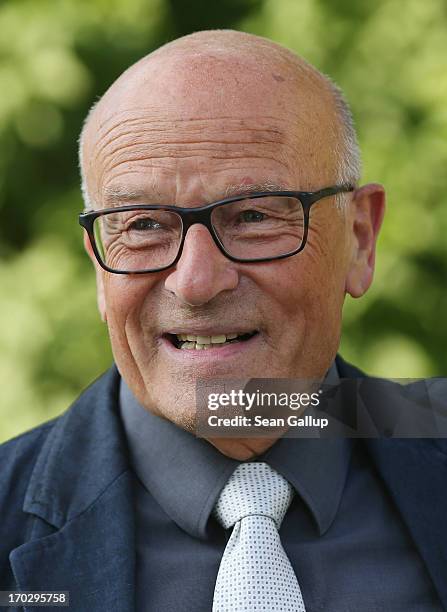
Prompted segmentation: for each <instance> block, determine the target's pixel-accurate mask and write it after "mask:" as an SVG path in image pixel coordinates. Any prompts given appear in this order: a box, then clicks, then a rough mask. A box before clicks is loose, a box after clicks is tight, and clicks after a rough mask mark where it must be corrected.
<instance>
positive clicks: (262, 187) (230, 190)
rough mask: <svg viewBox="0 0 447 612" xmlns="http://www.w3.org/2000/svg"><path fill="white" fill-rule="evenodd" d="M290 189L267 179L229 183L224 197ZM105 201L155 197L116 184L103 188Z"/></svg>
mask: <svg viewBox="0 0 447 612" xmlns="http://www.w3.org/2000/svg"><path fill="white" fill-rule="evenodd" d="M288 189H290V188H289V187H287V186H285V185H281V184H279V183H274V182H273V181H265V182H263V183H250V184H247V183H237V184H233V185H228V186H227V187H226V189H225V193H224V195H223V196H222V199H223V198H230V197H232V196H236V195H250V194H251V193H255V192H259V191H285V190H288ZM103 197H104V202H105V203H106V204H107V206H110V207H112V208H113V207H114V206H120V205H122V204H123V203H126V202H128V203H133V202H137V201H142V200H143V201H145V202H147V203H152V202H153V200H154V199H157V198H154V197H153V196H150V195H149V194H148V192H147V191H145V190H144V189H129V188H128V187H126V186H125V185H115V186H114V187H104V189H103ZM219 199H221V198H217V199H216V200H214V201H216V202H217V201H218V200H219Z"/></svg>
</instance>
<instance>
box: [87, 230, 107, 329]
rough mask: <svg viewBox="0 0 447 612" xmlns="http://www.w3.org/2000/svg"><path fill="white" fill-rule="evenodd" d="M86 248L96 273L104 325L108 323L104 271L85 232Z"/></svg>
mask: <svg viewBox="0 0 447 612" xmlns="http://www.w3.org/2000/svg"><path fill="white" fill-rule="evenodd" d="M84 248H85V250H86V251H87V254H88V256H89V257H90V259H91V261H92V263H93V265H94V267H95V272H96V300H97V302H98V310H99V314H100V316H101V319H102V320H103V321H104V323H107V312H106V303H105V298H104V280H103V270H102V268H101V266H100V265H99V263H98V261H97V259H96V257H95V254H94V252H93V249H92V245H91V243H90V238H89V237H88V234H87V232H86V231H85V230H84Z"/></svg>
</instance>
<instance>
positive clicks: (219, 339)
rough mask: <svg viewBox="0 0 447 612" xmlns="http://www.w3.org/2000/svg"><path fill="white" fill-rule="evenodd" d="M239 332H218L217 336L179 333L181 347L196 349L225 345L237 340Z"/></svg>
mask: <svg viewBox="0 0 447 612" xmlns="http://www.w3.org/2000/svg"><path fill="white" fill-rule="evenodd" d="M238 335H239V334H233V333H232V334H216V335H215V336H196V335H194V334H177V339H178V341H179V343H180V345H179V348H180V349H193V350H196V351H202V350H208V349H211V348H214V345H219V346H224V345H225V344H229V343H230V342H231V341H233V340H235V339H236V338H237V337H238Z"/></svg>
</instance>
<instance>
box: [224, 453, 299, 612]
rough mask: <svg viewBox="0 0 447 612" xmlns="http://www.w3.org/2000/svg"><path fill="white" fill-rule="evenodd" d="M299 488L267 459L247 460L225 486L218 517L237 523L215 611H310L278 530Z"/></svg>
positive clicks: (231, 524)
mask: <svg viewBox="0 0 447 612" xmlns="http://www.w3.org/2000/svg"><path fill="white" fill-rule="evenodd" d="M293 493H294V491H293V488H292V486H291V485H290V484H289V483H288V482H287V480H286V479H285V478H283V477H282V476H281V475H280V474H278V472H276V471H275V470H274V469H273V468H271V467H270V466H269V465H267V464H266V463H242V464H241V465H239V467H237V468H236V470H235V471H234V472H233V474H232V476H231V478H230V479H229V481H228V482H227V484H226V486H225V487H224V488H223V490H222V492H221V494H220V496H219V499H218V500H217V503H216V506H215V507H214V516H215V517H216V519H217V520H218V521H219V523H220V524H221V525H222V526H223V527H224V528H225V529H229V528H230V527H233V531H232V533H231V536H230V539H229V540H228V542H227V546H226V548H225V551H224V554H223V557H222V560H221V563H220V567H219V572H218V574H217V580H216V586H215V589H214V600H213V612H305V607H304V601H303V597H302V595H301V590H300V587H299V584H298V580H297V578H296V576H295V573H294V571H293V569H292V566H291V565H290V561H289V559H288V557H287V555H286V553H285V551H284V549H283V547H282V544H281V540H280V537H279V533H278V529H279V527H280V526H281V523H282V520H283V518H284V516H285V514H286V512H287V509H288V507H289V505H290V502H291V501H292V497H293Z"/></svg>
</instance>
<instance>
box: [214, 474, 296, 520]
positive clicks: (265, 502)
mask: <svg viewBox="0 0 447 612" xmlns="http://www.w3.org/2000/svg"><path fill="white" fill-rule="evenodd" d="M292 497H293V488H292V486H291V485H290V484H289V483H288V482H287V480H286V479H285V478H283V476H281V474H278V472H276V471H275V470H274V469H273V468H271V467H270V466H269V465H267V463H260V462H259V463H256V462H253V463H241V465H239V466H238V467H237V468H236V469H235V470H234V472H233V474H232V475H231V477H230V478H229V480H228V482H227V484H226V485H225V487H224V488H223V489H222V491H221V493H220V496H219V499H218V500H217V503H216V505H215V507H214V516H215V517H216V519H217V520H218V521H219V523H220V524H221V525H222V526H223V527H224V528H225V529H228V528H229V527H232V526H233V525H234V524H235V523H237V522H238V521H240V520H241V519H243V518H244V517H246V516H250V515H261V516H268V517H270V518H271V519H273V520H274V521H275V523H276V528H277V529H279V528H280V526H281V523H282V520H283V518H284V516H285V514H286V512H287V509H288V507H289V505H290V502H291V501H292Z"/></svg>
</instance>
